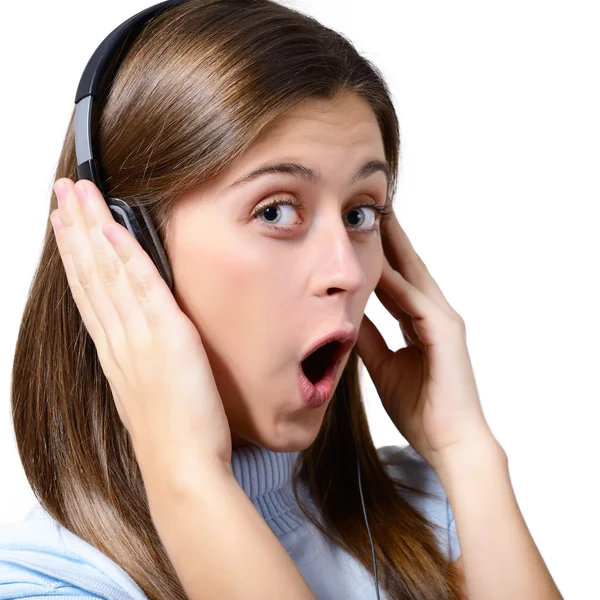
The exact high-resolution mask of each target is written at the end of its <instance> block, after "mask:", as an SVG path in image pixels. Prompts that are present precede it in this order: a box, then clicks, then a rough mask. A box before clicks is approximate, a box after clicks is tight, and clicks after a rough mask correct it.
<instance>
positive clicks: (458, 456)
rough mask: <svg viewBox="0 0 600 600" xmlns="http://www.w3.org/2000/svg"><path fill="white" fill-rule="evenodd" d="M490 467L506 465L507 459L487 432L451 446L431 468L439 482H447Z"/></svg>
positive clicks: (499, 446) (500, 447) (502, 449)
mask: <svg viewBox="0 0 600 600" xmlns="http://www.w3.org/2000/svg"><path fill="white" fill-rule="evenodd" d="M490 465H494V466H496V465H508V457H507V455H506V452H505V451H504V448H502V446H501V445H500V444H499V442H498V441H497V440H496V438H494V436H493V435H492V434H491V433H490V432H487V433H481V434H478V435H474V436H472V437H471V438H470V439H469V440H468V441H465V442H463V443H460V444H455V445H453V446H451V447H450V448H448V449H447V450H446V451H445V452H443V453H441V454H440V455H439V456H438V457H437V459H436V461H435V463H434V464H433V465H432V467H433V469H434V471H435V472H436V474H437V475H438V477H439V478H440V480H442V479H445V480H447V479H448V478H454V476H455V475H456V474H458V476H460V474H465V473H467V472H473V473H476V472H477V471H480V470H481V469H488V468H490Z"/></svg>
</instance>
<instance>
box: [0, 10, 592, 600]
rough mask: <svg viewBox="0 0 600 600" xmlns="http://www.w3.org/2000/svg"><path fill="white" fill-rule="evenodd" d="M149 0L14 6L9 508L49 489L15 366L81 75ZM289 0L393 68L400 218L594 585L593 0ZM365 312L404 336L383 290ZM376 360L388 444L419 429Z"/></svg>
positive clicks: (491, 417)
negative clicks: (26, 461) (410, 423)
mask: <svg viewBox="0 0 600 600" xmlns="http://www.w3.org/2000/svg"><path fill="white" fill-rule="evenodd" d="M150 4H151V3H148V2H143V1H133V0H119V1H118V2H114V1H104V2H103V3H102V6H101V8H99V5H98V3H97V2H89V1H87V2H81V0H77V1H76V0H70V1H65V0H60V1H55V2H52V3H46V2H41V1H38V2H35V3H33V4H32V3H31V2H28V3H13V4H12V8H11V17H10V23H9V22H5V23H4V25H5V27H4V28H3V35H2V36H1V37H0V44H1V48H0V49H1V52H0V56H1V57H2V73H3V79H2V95H1V97H0V106H1V110H0V114H1V119H2V130H1V131H2V136H1V138H0V149H1V152H2V156H1V159H2V160H1V161H0V164H1V165H2V167H1V168H2V187H3V189H2V197H3V200H2V235H1V236H0V244H1V251H2V255H3V259H2V265H3V269H2V284H1V287H2V295H1V301H2V311H1V312H0V319H1V320H2V321H1V324H0V329H1V331H2V336H1V338H0V386H1V389H2V402H1V406H0V456H1V469H2V488H3V489H2V493H1V494H0V523H3V522H8V521H13V520H17V519H20V518H22V517H23V516H24V515H25V513H26V512H27V510H28V508H29V507H30V506H31V505H32V504H33V502H34V498H33V495H32V493H31V491H30V489H29V486H28V484H27V481H26V479H25V476H24V473H23V471H22V468H21V464H20V462H19V458H18V455H17V452H16V446H15V443H14V437H13V431H12V427H11V423H10V411H9V393H10V373H11V367H12V357H13V352H14V345H15V341H16V337H17V332H18V328H19V323H20V319H21V314H22V309H23V306H24V303H25V299H26V295H27V292H28V287H29V285H30V283H31V278H32V275H33V272H34V268H35V266H36V264H37V261H38V259H39V253H40V249H41V243H42V236H43V232H44V229H45V226H46V220H47V218H48V215H49V210H48V207H49V198H50V191H51V185H52V175H53V173H54V170H55V167H56V162H57V160H58V155H59V150H60V145H61V143H62V140H63V136H64V134H65V130H66V127H67V122H68V117H69V115H70V113H71V110H72V108H73V103H74V96H75V91H76V88H77V84H78V82H79V78H80V75H81V72H82V71H83V68H84V67H85V65H86V63H87V61H88V59H89V57H90V56H91V54H92V53H93V51H94V50H95V49H96V47H97V45H98V44H99V43H100V42H101V41H102V40H103V39H104V37H105V36H106V35H107V34H108V33H109V32H110V31H112V29H114V27H116V26H117V25H119V24H120V23H121V22H122V21H124V20H126V19H127V18H129V17H130V16H132V15H133V14H135V13H137V12H139V11H140V10H142V9H144V8H146V7H147V6H149V5H150ZM287 4H288V5H290V6H292V7H295V8H297V9H299V10H302V11H304V12H308V13H310V14H311V15H313V16H315V17H316V18H318V19H319V20H320V21H321V22H323V23H324V24H326V25H328V26H330V27H332V28H334V29H337V30H338V31H341V32H343V33H344V34H345V35H347V36H348V37H349V38H350V39H351V40H352V41H353V42H354V43H355V44H356V46H357V47H358V49H359V51H361V52H363V53H364V54H365V55H366V56H367V57H368V58H370V59H371V60H373V61H374V62H375V63H376V64H377V65H378V66H379V67H380V68H381V69H382V70H383V73H384V75H385V77H386V79H387V81H388V82H389V85H390V87H391V90H392V94H393V97H394V103H395V106H396V109H397V112H398V116H399V119H400V126H401V137H402V139H401V143H402V159H401V171H400V181H399V187H398V195H397V199H396V207H397V214H398V217H399V219H400V222H401V223H402V224H403V226H404V228H405V229H406V231H407V233H408V235H409V236H410V238H411V241H412V242H413V245H414V246H415V248H416V250H417V252H419V253H420V255H421V257H422V258H423V260H424V261H425V262H426V264H427V265H428V267H429V269H430V271H431V272H432V274H433V276H434V278H435V279H436V280H437V281H438V283H439V284H440V286H441V288H442V290H443V291H444V293H445V295H446V297H447V298H448V300H449V302H450V303H451V304H452V305H453V307H454V308H455V309H456V310H457V311H458V312H459V313H460V314H461V315H462V317H463V318H464V320H465V322H466V325H467V340H468V345H469V350H470V354H471V357H472V362H473V367H474V370H475V375H476V378H477V385H478V388H479V394H480V397H481V402H482V405H483V408H484V412H485V414H486V417H487V420H488V422H489V424H490V427H491V429H492V431H493V433H494V435H495V436H496V438H497V439H498V440H499V441H500V443H501V444H502V446H503V447H504V449H505V450H506V452H507V454H508V457H509V461H510V472H511V478H512V482H513V485H514V488H515V492H516V495H517V498H518V501H519V505H520V507H521V510H522V512H523V515H524V517H525V520H526V522H527V524H528V526H529V529H530V531H531V532H532V535H533V537H534V540H535V542H536V544H537V546H538V548H539V549H540V552H541V553H542V556H543V557H544V560H545V561H546V564H547V565H548V568H549V569H550V572H551V573H552V575H553V577H554V579H555V581H556V583H557V585H558V586H559V588H560V589H561V592H562V593H563V594H564V596H565V598H568V599H569V600H570V599H571V598H573V599H576V598H591V597H596V598H597V597H598V596H597V595H596V594H598V588H597V569H598V559H600V552H599V550H598V544H599V540H600V525H599V518H598V504H599V498H600V496H599V491H600V489H599V488H600V486H599V479H600V477H599V473H600V467H599V465H598V462H599V461H598V459H599V458H600V451H599V450H598V416H599V411H598V403H599V401H600V392H599V387H600V386H599V384H598V375H599V374H600V367H599V362H600V351H599V350H598V348H599V345H598V335H599V333H600V324H599V317H598V313H599V307H600V296H599V292H598V259H599V258H600V242H599V238H600V236H599V234H598V229H599V220H598V217H599V210H598V207H599V201H600V183H599V181H600V180H599V176H598V175H599V173H598V171H599V164H600V117H599V114H600V111H599V107H600V90H599V79H600V66H599V63H600V36H599V34H598V31H599V30H600V18H599V17H598V12H597V10H598V4H597V3H595V2H577V1H570V2H568V3H567V2H566V1H565V2H561V3H559V2H534V1H532V0H526V1H524V0H519V1H514V0H512V1H510V2H506V1H505V2H502V3H491V2H475V1H473V2H464V1H456V2H441V1H438V2H407V1H401V0H394V1H393V2H392V1H391V0H370V1H369V2H356V1H353V2H351V1H348V0H345V1H342V0H326V1H323V0H321V1H318V0H313V1H309V0H302V1H300V0H297V1H295V2H293V3H292V2H287ZM367 314H368V315H369V316H370V317H371V319H372V320H373V321H374V322H375V323H376V324H377V325H378V326H379V327H380V328H381V329H382V331H383V333H384V336H385V337H386V339H387V340H388V342H389V344H390V347H392V348H393V349H396V348H398V347H399V346H400V345H401V343H402V342H401V336H400V331H399V328H398V327H397V324H396V323H395V321H394V320H393V318H392V317H391V315H389V314H388V313H387V312H386V311H385V310H384V309H383V307H382V305H381V304H380V303H379V301H378V299H377V298H376V297H375V295H373V296H372V298H371V299H370V300H369V304H368V305H367ZM363 375H365V379H364V385H365V393H366V402H367V408H368V412H369V420H370V424H371V427H372V432H373V436H374V438H375V442H376V445H377V446H381V445H386V444H399V445H404V444H405V441H404V439H403V438H402V437H401V436H400V435H399V433H398V432H397V431H396V430H395V429H394V427H393V425H392V423H391V421H389V419H388V418H387V415H386V414H385V413H384V411H383V408H382V407H381V405H380V402H379V399H378V397H377V395H376V393H375V389H374V387H373V386H372V383H371V381H370V379H369V378H368V375H366V371H365V372H364V373H363Z"/></svg>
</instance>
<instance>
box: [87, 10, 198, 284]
mask: <svg viewBox="0 0 600 600" xmlns="http://www.w3.org/2000/svg"><path fill="white" fill-rule="evenodd" d="M184 1H187V0H169V1H168V2H161V3H160V4H155V5H154V6H151V7H150V8H146V9H144V10H142V11H141V12H139V13H137V14H136V15H134V16H133V17H131V18H130V19H127V21H125V22H124V23H121V25H119V26H118V27H117V28H116V29H114V30H113V31H112V32H111V33H110V34H109V35H108V36H107V37H106V38H105V40H104V41H103V42H102V43H101V44H100V45H99V46H98V48H97V49H96V51H95V52H94V54H93V55H92V58H90V60H89V61H88V64H87V65H86V67H85V70H84V72H83V75H82V76H81V80H80V81H79V86H78V87H77V95H76V96H75V107H76V113H75V153H76V155H77V180H80V179H88V180H90V181H92V182H93V183H94V184H95V185H96V186H97V187H98V189H99V190H100V192H101V193H102V195H103V196H104V192H103V191H102V181H101V178H100V166H99V164H98V161H97V160H96V159H95V158H94V153H93V147H92V105H93V100H94V97H95V96H96V95H98V94H99V89H100V82H101V81H102V77H103V76H104V74H105V71H106V70H107V63H108V61H109V60H110V59H111V58H112V57H113V56H114V55H115V54H116V53H117V52H120V51H123V50H124V48H125V45H126V43H128V42H131V41H132V40H133V39H134V38H135V37H136V36H137V34H138V33H139V32H140V31H141V30H142V28H143V27H144V25H145V24H146V22H147V21H148V20H149V19H150V18H152V17H153V16H154V15H156V14H158V13H159V12H161V11H163V10H165V9H166V8H169V7H171V6H175V5H177V4H182V3H183V2H184ZM124 53H125V52H123V54H124ZM118 64H120V61H117V63H116V64H115V65H114V71H116V70H117V68H118ZM104 199H105V200H106V203H107V204H108V206H109V208H110V210H111V212H112V215H113V218H114V219H115V221H117V223H120V224H121V225H123V227H125V228H127V230H128V231H129V232H130V233H131V235H133V237H135V238H136V239H137V241H138V242H139V243H140V245H141V246H142V248H144V250H145V251H146V252H147V253H148V254H149V256H150V258H151V259H152V261H153V262H154V264H155V265H156V268H157V269H158V271H159V273H160V274H161V276H162V278H163V279H164V280H165V281H166V282H167V285H168V286H169V289H170V290H171V291H173V275H172V272H171V266H170V265H169V259H168V257H167V253H166V252H165V249H164V248H163V245H162V243H161V241H160V239H159V237H158V233H157V232H156V229H155V227H154V225H153V223H152V220H151V219H150V216H149V215H148V212H147V211H146V209H145V208H144V207H143V206H130V205H129V204H127V202H125V201H124V200H121V199H120V198H107V197H106V196H104Z"/></svg>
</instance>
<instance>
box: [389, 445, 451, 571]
mask: <svg viewBox="0 0 600 600" xmlns="http://www.w3.org/2000/svg"><path fill="white" fill-rule="evenodd" d="M378 453H379V456H380V458H381V459H382V460H383V461H384V465H385V466H386V469H387V470H388V473H389V474H390V475H391V476H392V477H394V478H395V479H400V480H401V481H402V482H403V483H406V484H407V485H410V486H412V487H415V488H418V489H420V490H424V491H426V492H428V493H430V494H432V496H420V495H419V496H417V495H416V494H413V493H410V492H405V491H403V490H402V491H401V493H402V497H403V498H404V499H405V500H406V501H407V502H409V503H410V504H411V505H412V506H414V508H416V509H417V510H418V511H419V512H421V514H423V515H424V516H425V517H427V518H428V520H429V521H430V522H432V523H433V524H434V526H435V529H436V536H437V540H438V545H439V547H440V550H441V551H442V552H443V553H444V555H445V556H448V558H449V559H450V561H451V562H454V561H455V560H457V559H458V557H459V556H460V545H459V542H458V536H457V534H456V524H455V523H454V514H453V513H452V509H451V508H450V502H449V501H448V497H447V496H446V492H445V491H444V488H443V486H442V484H441V482H440V480H439V477H438V476H437V473H436V472H435V471H434V470H433V469H432V468H431V467H430V466H429V464H428V463H427V461H426V460H425V459H424V458H423V457H421V455H420V454H419V453H418V452H417V451H416V450H414V448H412V446H406V447H404V448H401V447H399V446H383V447H381V448H379V449H378Z"/></svg>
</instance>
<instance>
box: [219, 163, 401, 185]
mask: <svg viewBox="0 0 600 600" xmlns="http://www.w3.org/2000/svg"><path fill="white" fill-rule="evenodd" d="M379 171H381V172H383V173H384V175H385V179H386V187H389V182H390V167H389V166H388V164H387V163H385V162H383V161H381V160H370V161H368V162H366V163H365V164H364V165H363V166H362V167H360V168H359V169H358V171H356V173H355V174H354V175H353V177H352V179H351V180H350V185H352V184H354V183H356V182H357V181H360V180H362V179H366V178H367V177H369V176H370V175H372V174H373V173H378V172H379ZM273 173H287V174H289V175H292V176H293V177H297V178H299V179H302V180H304V181H308V182H309V183H316V182H318V181H320V178H321V176H320V175H319V173H318V172H317V171H315V170H313V169H311V168H309V167H307V166H305V165H302V164H300V163H293V162H267V163H264V164H262V165H260V166H259V167H258V168H256V169H254V170H252V171H250V173H247V174H246V175H244V176H243V177H241V178H240V179H238V180H237V181H234V182H233V183H232V184H231V185H228V186H227V187H226V188H225V190H231V189H233V188H236V187H239V186H241V185H243V184H245V183H248V182H249V181H252V180H254V179H257V178H258V177H261V176H263V175H268V174H273Z"/></svg>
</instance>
